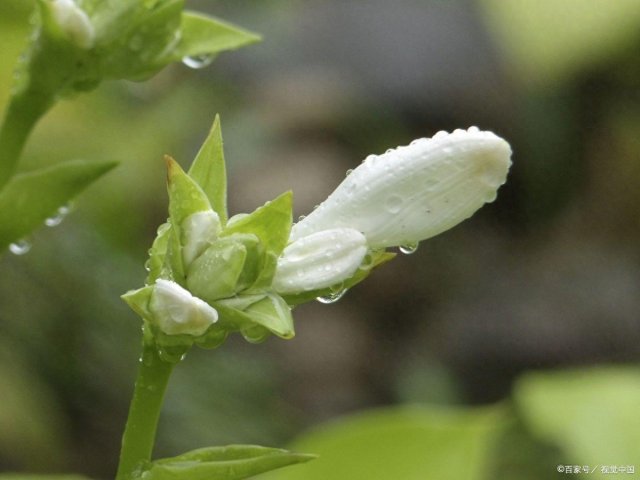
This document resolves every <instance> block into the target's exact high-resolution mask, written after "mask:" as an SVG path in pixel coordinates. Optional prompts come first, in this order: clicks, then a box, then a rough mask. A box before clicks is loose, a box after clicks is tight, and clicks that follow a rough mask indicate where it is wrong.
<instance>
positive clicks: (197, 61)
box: [182, 55, 216, 70]
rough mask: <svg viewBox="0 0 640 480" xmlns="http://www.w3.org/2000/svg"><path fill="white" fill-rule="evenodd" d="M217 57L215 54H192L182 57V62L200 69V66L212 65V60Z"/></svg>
mask: <svg viewBox="0 0 640 480" xmlns="http://www.w3.org/2000/svg"><path fill="white" fill-rule="evenodd" d="M215 58H216V56H215V55H192V56H189V57H184V58H183V59H182V63H184V64H185V65H186V66H187V67H189V68H193V69H195V70H198V69H200V68H204V67H206V66H208V65H211V62H213V60H214V59H215Z"/></svg>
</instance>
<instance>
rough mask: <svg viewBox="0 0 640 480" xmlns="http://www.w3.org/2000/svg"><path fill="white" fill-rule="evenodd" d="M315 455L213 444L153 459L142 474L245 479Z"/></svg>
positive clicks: (158, 479) (162, 479) (169, 478)
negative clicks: (171, 456) (215, 445)
mask: <svg viewBox="0 0 640 480" xmlns="http://www.w3.org/2000/svg"><path fill="white" fill-rule="evenodd" d="M314 458H316V457H315V456H314V455H307V454H300V453H293V452H289V451H287V450H282V449H278V448H267V447H259V446H255V445H230V446H227V447H210V448H202V449H199V450H194V451H193V452H189V453H185V454H183V455H179V456H177V457H173V458H166V459H162V460H157V461H155V462H152V463H151V464H150V465H149V467H148V468H146V469H144V472H143V473H142V474H141V476H140V477H139V478H144V479H145V480H243V479H246V478H250V477H253V476H255V475H259V474H261V473H265V472H269V471H271V470H275V469H278V468H282V467H286V466H288V465H295V464H297V463H304V462H308V461H309V460H313V459H314Z"/></svg>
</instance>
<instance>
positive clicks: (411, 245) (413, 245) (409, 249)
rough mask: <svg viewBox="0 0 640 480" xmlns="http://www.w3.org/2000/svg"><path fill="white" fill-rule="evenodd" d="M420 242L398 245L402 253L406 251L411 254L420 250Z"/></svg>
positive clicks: (406, 253)
mask: <svg viewBox="0 0 640 480" xmlns="http://www.w3.org/2000/svg"><path fill="white" fill-rule="evenodd" d="M418 245H419V243H418V242H407V243H404V244H402V245H400V246H399V247H398V250H400V253H404V254H405V255H411V254H412V253H416V251H417V250H418Z"/></svg>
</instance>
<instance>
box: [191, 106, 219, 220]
mask: <svg viewBox="0 0 640 480" xmlns="http://www.w3.org/2000/svg"><path fill="white" fill-rule="evenodd" d="M189 176H190V177H191V178H193V179H194V180H195V181H196V183H198V185H200V187H201V188H202V190H203V191H204V193H205V194H206V195H207V198H208V199H209V202H210V203H211V207H212V208H213V210H214V211H215V212H216V213H217V214H218V216H219V217H220V221H221V222H222V225H223V226H224V225H225V224H226V223H227V218H228V216H227V171H226V167H225V161H224V151H223V148H222V131H221V128H220V117H219V116H218V115H216V118H215V120H214V122H213V126H212V127H211V131H210V132H209V135H208V136H207V139H206V140H205V141H204V144H203V145H202V147H201V148H200V151H199V152H198V155H196V158H195V160H194V161H193V163H192V164H191V168H190V169H189Z"/></svg>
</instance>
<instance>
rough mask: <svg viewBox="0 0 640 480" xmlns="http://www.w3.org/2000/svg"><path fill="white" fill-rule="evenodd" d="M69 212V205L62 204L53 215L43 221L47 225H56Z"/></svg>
mask: <svg viewBox="0 0 640 480" xmlns="http://www.w3.org/2000/svg"><path fill="white" fill-rule="evenodd" d="M69 212H71V206H69V205H63V206H62V207H60V208H59V209H58V211H57V212H56V213H55V215H52V216H51V217H49V218H47V219H46V220H45V221H44V224H45V225H46V226H47V227H57V226H58V225H60V224H61V223H62V221H63V220H64V219H65V218H66V217H67V215H69Z"/></svg>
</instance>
